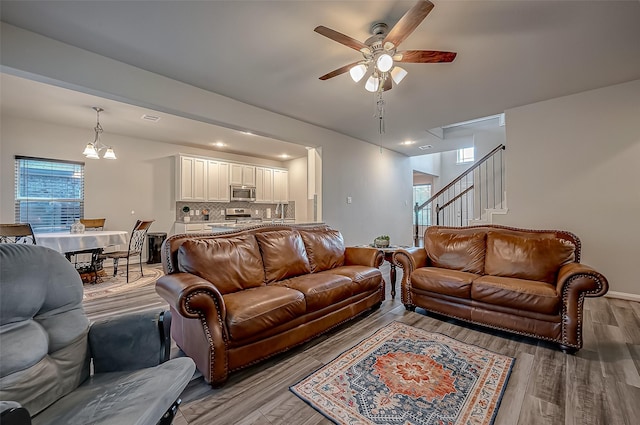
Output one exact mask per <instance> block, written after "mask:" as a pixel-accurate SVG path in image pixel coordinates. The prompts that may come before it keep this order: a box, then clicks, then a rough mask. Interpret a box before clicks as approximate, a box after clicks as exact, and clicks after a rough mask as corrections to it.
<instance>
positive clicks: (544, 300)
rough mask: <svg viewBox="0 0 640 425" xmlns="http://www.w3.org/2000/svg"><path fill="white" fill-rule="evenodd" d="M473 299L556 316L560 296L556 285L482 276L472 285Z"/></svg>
mask: <svg viewBox="0 0 640 425" xmlns="http://www.w3.org/2000/svg"><path fill="white" fill-rule="evenodd" d="M471 298H472V299H474V300H476V301H482V302H485V303H488V304H495V305H499V306H503V307H511V308H515V309H519V310H526V311H533V312H536V313H543V314H556V313H558V308H559V306H560V294H558V293H557V292H556V287H555V285H552V284H550V283H544V282H539V281H533V280H524V279H514V278H509V277H497V276H488V275H487V276H482V277H479V278H478V279H476V280H475V281H474V282H473V284H472V285H471Z"/></svg>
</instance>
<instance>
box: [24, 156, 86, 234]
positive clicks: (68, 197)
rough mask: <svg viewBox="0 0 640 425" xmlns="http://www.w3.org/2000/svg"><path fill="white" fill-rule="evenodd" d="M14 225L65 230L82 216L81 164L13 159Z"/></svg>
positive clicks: (40, 159)
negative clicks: (27, 224) (14, 167)
mask: <svg viewBox="0 0 640 425" xmlns="http://www.w3.org/2000/svg"><path fill="white" fill-rule="evenodd" d="M15 165H16V175H15V184H16V197H15V199H16V201H15V217H16V223H30V224H31V227H33V229H34V230H35V231H40V232H56V231H61V230H68V229H69V228H70V227H71V224H73V222H74V221H75V220H76V219H79V218H81V217H83V216H84V163H83V162H73V161H61V160H57V159H46V158H31V157H26V156H16V163H15Z"/></svg>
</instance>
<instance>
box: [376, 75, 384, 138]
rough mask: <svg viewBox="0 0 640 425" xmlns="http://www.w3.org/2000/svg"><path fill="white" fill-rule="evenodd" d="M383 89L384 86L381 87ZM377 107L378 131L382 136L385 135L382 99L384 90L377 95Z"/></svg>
mask: <svg viewBox="0 0 640 425" xmlns="http://www.w3.org/2000/svg"><path fill="white" fill-rule="evenodd" d="M381 88H382V85H381ZM376 97H377V100H376V106H377V112H378V113H377V116H378V130H379V132H380V134H384V99H382V89H380V90H378V92H377V93H376Z"/></svg>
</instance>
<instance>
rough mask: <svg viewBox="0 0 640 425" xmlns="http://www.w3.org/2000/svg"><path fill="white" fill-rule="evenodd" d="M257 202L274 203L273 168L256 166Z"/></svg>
mask: <svg viewBox="0 0 640 425" xmlns="http://www.w3.org/2000/svg"><path fill="white" fill-rule="evenodd" d="M256 202H262V203H266V204H271V203H273V168H265V167H256Z"/></svg>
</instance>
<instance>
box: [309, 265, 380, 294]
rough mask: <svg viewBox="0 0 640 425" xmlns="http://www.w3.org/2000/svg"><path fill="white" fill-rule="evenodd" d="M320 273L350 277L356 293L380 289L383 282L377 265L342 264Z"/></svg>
mask: <svg viewBox="0 0 640 425" xmlns="http://www.w3.org/2000/svg"><path fill="white" fill-rule="evenodd" d="M320 274H323V275H324V274H336V275H340V276H346V277H348V278H349V279H350V280H351V285H352V286H353V294H354V295H355V294H361V293H364V292H368V291H376V290H378V289H380V283H381V282H382V272H381V271H380V270H378V269H376V268H375V267H369V266H358V265H353V266H342V267H336V268H333V269H329V270H326V271H324V272H322V273H320Z"/></svg>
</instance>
